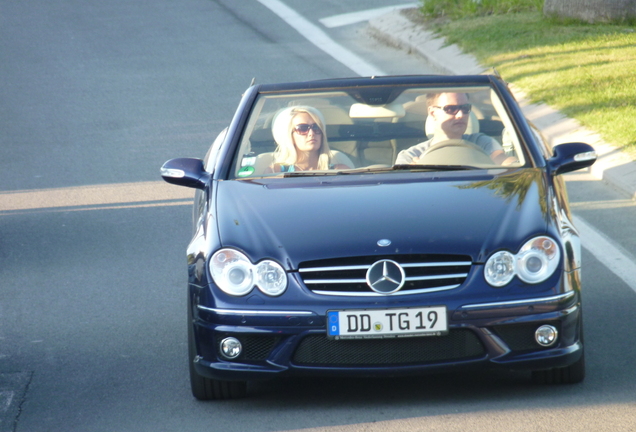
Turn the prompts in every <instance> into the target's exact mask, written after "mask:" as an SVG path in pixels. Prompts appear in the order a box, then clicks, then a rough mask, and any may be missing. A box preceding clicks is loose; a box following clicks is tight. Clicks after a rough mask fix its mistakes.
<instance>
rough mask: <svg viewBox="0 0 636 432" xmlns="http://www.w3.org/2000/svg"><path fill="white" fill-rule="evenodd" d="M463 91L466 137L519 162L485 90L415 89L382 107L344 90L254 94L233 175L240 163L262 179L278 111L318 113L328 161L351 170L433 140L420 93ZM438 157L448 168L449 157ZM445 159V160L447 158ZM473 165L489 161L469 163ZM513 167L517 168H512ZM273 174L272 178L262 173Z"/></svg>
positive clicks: (504, 120)
mask: <svg viewBox="0 0 636 432" xmlns="http://www.w3.org/2000/svg"><path fill="white" fill-rule="evenodd" d="M445 91H452V92H465V93H467V94H468V95H469V101H470V103H471V105H472V110H471V112H470V114H469V123H468V128H467V131H466V134H473V133H478V132H480V133H483V134H486V135H488V136H490V137H492V138H494V139H495V140H497V142H498V143H500V144H501V145H502V147H503V149H504V151H505V152H506V154H507V155H509V156H515V157H516V158H517V159H518V160H519V164H520V165H522V164H523V152H522V151H521V150H520V143H519V140H518V138H517V137H516V135H515V134H512V133H510V132H508V131H510V130H514V129H513V128H512V123H511V121H510V119H509V118H508V117H507V114H506V111H505V109H504V107H503V104H502V103H501V101H500V100H499V98H498V96H497V95H496V94H495V93H494V91H492V90H491V89H490V88H489V87H480V88H462V89H447V88H446V89H441V88H435V89H431V88H427V89H423V88H416V89H407V90H404V91H401V92H400V94H399V96H397V97H396V98H395V99H394V100H392V101H390V102H388V103H383V104H378V105H374V104H369V103H364V102H365V101H364V100H363V101H360V100H359V99H360V98H356V97H355V95H354V96H352V95H350V94H347V93H345V92H344V91H329V92H323V93H318V92H315V93H308V94H305V95H303V94H294V95H275V96H271V95H260V96H259V99H258V100H257V102H256V104H255V106H254V109H253V111H252V114H251V117H250V119H249V121H248V123H247V126H246V128H245V132H244V134H243V138H242V141H241V145H240V148H239V152H240V153H239V155H240V156H239V157H237V158H236V160H237V163H236V167H235V171H234V173H235V175H236V176H235V177H236V178H238V177H245V176H240V175H238V173H239V170H240V169H241V167H242V166H245V164H249V165H251V166H253V168H254V169H253V171H252V170H250V172H251V174H250V175H249V176H250V177H255V176H262V175H266V174H265V173H266V170H267V168H268V167H269V166H271V165H272V163H273V162H274V151H275V150H276V147H277V146H276V142H275V140H274V137H273V135H272V123H273V121H274V118H275V116H276V115H277V113H278V112H280V111H281V110H282V109H284V108H286V107H290V106H298V105H308V106H312V107H314V108H316V109H318V110H319V111H320V112H321V113H322V115H323V117H324V119H325V122H326V129H327V130H326V136H327V139H328V143H329V147H330V149H331V150H332V163H334V164H344V165H347V166H350V167H351V168H362V167H370V168H375V167H391V166H393V165H394V163H395V160H396V158H397V156H398V154H399V153H400V152H401V151H402V150H405V149H408V148H410V147H411V146H414V145H416V144H418V143H421V142H423V141H426V140H428V139H430V138H432V136H433V132H434V125H433V124H431V121H430V118H429V116H428V109H427V103H426V93H429V92H440V93H441V92H445ZM448 154H449V155H450V156H446V157H445V158H442V159H440V158H439V157H438V158H437V159H438V162H439V161H440V160H441V163H447V164H453V160H452V158H453V156H452V155H453V154H454V153H448ZM449 157H450V160H449V159H448V158H449ZM474 162H475V164H476V165H479V164H481V165H492V164H494V163H492V162H483V161H481V162H479V161H478V160H475V161H474ZM517 166H519V165H517ZM267 175H273V174H267Z"/></svg>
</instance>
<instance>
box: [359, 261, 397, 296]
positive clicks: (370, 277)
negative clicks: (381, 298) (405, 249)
mask: <svg viewBox="0 0 636 432" xmlns="http://www.w3.org/2000/svg"><path fill="white" fill-rule="evenodd" d="M405 279H406V276H405V274H404V269H403V268H402V267H401V266H400V265H399V264H398V263H396V262H395V261H391V260H380V261H376V262H375V263H373V265H372V266H371V267H369V270H367V284H368V285H369V287H371V289H372V290H373V291H375V292H377V293H379V294H391V293H394V292H396V291H398V290H399V289H400V288H402V286H403V285H404V281H405Z"/></svg>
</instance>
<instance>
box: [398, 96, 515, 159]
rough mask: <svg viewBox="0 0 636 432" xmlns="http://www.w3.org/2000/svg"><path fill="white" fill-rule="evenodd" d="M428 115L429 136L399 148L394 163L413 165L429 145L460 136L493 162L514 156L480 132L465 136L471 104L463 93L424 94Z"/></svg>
mask: <svg viewBox="0 0 636 432" xmlns="http://www.w3.org/2000/svg"><path fill="white" fill-rule="evenodd" d="M426 102H427V105H428V115H429V116H430V117H431V118H432V119H433V121H434V123H435V133H434V135H433V138H431V139H430V140H428V141H424V142H422V143H419V144H417V145H414V146H413V147H411V148H408V149H406V150H403V151H401V152H400V153H399V154H398V156H397V159H396V161H395V164H396V165H398V164H417V163H420V161H419V158H420V157H421V156H422V155H423V154H424V152H425V151H426V150H428V148H429V147H431V146H433V145H435V144H437V143H439V142H442V141H447V140H451V139H463V140H465V141H469V142H471V143H473V144H476V145H477V146H479V147H481V148H482V149H483V150H484V152H485V153H486V154H487V155H489V156H490V159H492V161H493V162H495V163H497V164H500V165H507V164H509V163H511V162H513V161H515V160H516V159H515V158H508V157H507V156H506V153H505V152H504V151H503V148H502V147H501V145H500V144H499V143H498V142H497V141H496V140H495V139H493V138H491V137H490V136H488V135H485V134H482V133H474V134H470V135H466V134H465V132H466V128H467V127H468V118H469V116H470V109H471V105H470V103H468V95H467V94H466V93H434V94H430V95H427V97H426Z"/></svg>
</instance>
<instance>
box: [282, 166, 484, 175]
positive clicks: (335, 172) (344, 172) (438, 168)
mask: <svg viewBox="0 0 636 432" xmlns="http://www.w3.org/2000/svg"><path fill="white" fill-rule="evenodd" d="M478 169H483V168H481V167H476V166H471V165H416V164H399V165H393V166H382V167H362V168H352V169H341V170H330V171H292V172H286V173H284V174H283V177H312V176H332V175H352V174H367V173H382V172H394V171H467V170H478Z"/></svg>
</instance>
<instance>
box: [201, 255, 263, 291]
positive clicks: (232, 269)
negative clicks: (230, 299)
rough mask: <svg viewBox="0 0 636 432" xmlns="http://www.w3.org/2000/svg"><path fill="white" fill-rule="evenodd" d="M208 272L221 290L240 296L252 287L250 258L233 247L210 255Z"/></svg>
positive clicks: (252, 276)
mask: <svg viewBox="0 0 636 432" xmlns="http://www.w3.org/2000/svg"><path fill="white" fill-rule="evenodd" d="M210 273H212V278H213V279H214V282H215V283H216V284H217V285H218V287H219V288H221V290H222V291H223V292H225V293H227V294H230V295H234V296H242V295H245V294H247V293H249V292H250V291H252V288H254V275H253V272H252V263H251V262H250V260H249V259H248V258H247V257H246V256H245V255H243V254H242V253H240V252H239V251H235V250H234V249H221V250H219V251H217V252H216V253H215V254H214V255H212V259H211V260H210Z"/></svg>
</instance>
